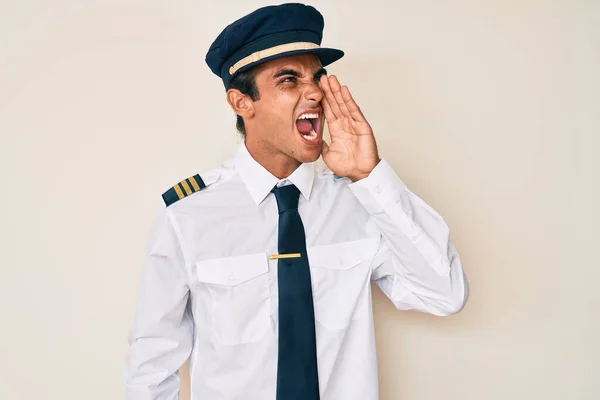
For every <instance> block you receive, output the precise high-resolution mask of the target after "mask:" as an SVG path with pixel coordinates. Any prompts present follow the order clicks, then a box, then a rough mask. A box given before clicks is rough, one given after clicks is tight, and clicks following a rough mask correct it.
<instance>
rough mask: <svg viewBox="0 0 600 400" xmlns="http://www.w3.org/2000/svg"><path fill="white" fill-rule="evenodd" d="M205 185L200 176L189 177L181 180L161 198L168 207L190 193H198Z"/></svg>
mask: <svg viewBox="0 0 600 400" xmlns="http://www.w3.org/2000/svg"><path fill="white" fill-rule="evenodd" d="M205 187H206V184H205V183H204V181H203V180H202V178H200V175H198V174H196V175H194V176H190V177H189V178H187V179H184V180H182V181H181V182H179V183H177V184H176V185H175V186H173V187H172V188H170V189H169V190H167V191H166V192H164V193H163V195H162V198H163V200H164V201H165V205H166V206H167V207H168V206H170V205H171V204H173V203H175V202H177V201H179V200H181V199H183V198H185V197H187V196H189V195H190V194H192V193H196V192H199V191H200V190H202V189H204V188H205Z"/></svg>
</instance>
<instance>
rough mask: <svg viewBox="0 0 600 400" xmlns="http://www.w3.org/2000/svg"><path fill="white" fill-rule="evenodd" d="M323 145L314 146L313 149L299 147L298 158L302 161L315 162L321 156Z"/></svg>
mask: <svg viewBox="0 0 600 400" xmlns="http://www.w3.org/2000/svg"><path fill="white" fill-rule="evenodd" d="M321 147H322V146H318V147H313V148H311V149H299V151H298V153H296V155H297V156H296V157H295V158H296V160H298V161H299V162H302V163H311V162H315V161H317V160H318V159H319V157H320V156H321Z"/></svg>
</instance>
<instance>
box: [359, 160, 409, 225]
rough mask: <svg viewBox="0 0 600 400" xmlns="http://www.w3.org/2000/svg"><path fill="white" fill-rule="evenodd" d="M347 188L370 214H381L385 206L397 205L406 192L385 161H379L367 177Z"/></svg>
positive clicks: (403, 184)
mask: <svg viewBox="0 0 600 400" xmlns="http://www.w3.org/2000/svg"><path fill="white" fill-rule="evenodd" d="M348 187H349V188H350V190H352V192H353V193H354V195H355V196H356V197H357V198H358V200H359V201H360V202H361V203H362V205H363V206H364V207H365V209H366V210H367V211H368V212H369V213H371V214H379V213H383V212H384V210H385V208H386V206H387V205H388V204H390V203H397V202H398V201H399V200H400V199H401V196H402V194H403V193H404V191H405V190H406V184H405V183H404V182H402V180H401V179H400V177H398V175H397V174H396V172H395V171H394V170H393V169H392V167H391V166H390V165H389V164H388V162H387V161H386V160H385V159H382V160H381V161H379V163H378V164H377V166H375V168H374V169H373V171H371V173H370V174H369V176H367V177H366V178H363V179H361V180H359V181H356V182H354V183H351V184H350V185H348Z"/></svg>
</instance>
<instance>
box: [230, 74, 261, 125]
mask: <svg viewBox="0 0 600 400" xmlns="http://www.w3.org/2000/svg"><path fill="white" fill-rule="evenodd" d="M259 72H260V66H256V67H253V68H250V69H247V70H245V71H242V72H240V73H238V74H237V75H236V76H234V77H233V79H232V80H231V81H230V82H229V86H228V87H227V90H229V89H237V90H239V91H240V92H242V94H245V95H246V96H249V97H250V98H251V99H252V101H257V100H258V99H259V98H260V95H259V93H258V88H257V87H256V75H258V73H259ZM236 118H237V120H236V123H235V127H236V128H237V130H238V131H239V132H240V133H241V134H242V135H245V134H246V126H245V125H244V119H243V118H242V117H240V116H239V115H236Z"/></svg>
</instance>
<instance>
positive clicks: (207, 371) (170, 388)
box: [126, 145, 468, 400]
mask: <svg viewBox="0 0 600 400" xmlns="http://www.w3.org/2000/svg"><path fill="white" fill-rule="evenodd" d="M200 176H201V177H202V179H203V180H204V182H205V183H206V185H207V187H206V188H205V189H203V190H201V191H200V192H196V193H194V194H192V195H189V196H187V197H185V198H184V199H182V200H179V201H177V202H176V203H174V204H172V205H170V206H168V207H163V208H162V209H161V210H160V211H159V213H158V216H157V220H156V223H155V226H154V228H153V230H152V234H151V237H150V244H149V254H148V257H147V261H146V263H145V265H144V268H143V272H142V279H141V286H140V289H139V299H138V304H137V310H136V313H135V319H134V323H133V326H132V329H131V334H130V345H131V346H130V352H129V355H128V358H127V364H126V392H127V399H128V400H150V399H153V400H173V399H177V398H178V397H179V376H178V369H179V368H180V367H181V366H182V364H183V363H184V362H185V361H186V360H187V359H188V357H190V382H191V397H192V400H237V399H240V400H242V399H243V400H274V399H275V389H276V379H277V342H278V339H277V333H278V317H277V316H278V312H277V311H278V300H277V299H278V295H277V260H270V259H269V255H271V254H276V253H277V229H278V217H279V215H278V211H277V204H276V200H275V197H274V195H273V194H272V193H271V192H270V191H271V189H272V188H273V187H274V186H275V185H277V184H285V183H289V182H291V183H293V184H294V185H296V186H297V187H298V189H299V190H300V192H301V196H300V201H299V207H298V211H299V213H300V216H301V218H302V221H303V224H304V228H305V231H306V245H307V252H308V259H309V263H310V273H311V279H312V285H313V299H314V305H315V320H316V323H315V325H316V327H315V329H316V338H317V358H318V372H319V387H320V392H321V400H353V399H356V400H375V399H377V398H378V387H377V362H376V354H375V338H374V329H373V318H372V307H371V285H370V282H371V281H373V282H375V283H376V285H377V286H378V287H379V288H380V289H381V290H382V291H383V293H385V295H386V296H387V297H388V298H389V299H390V300H391V301H392V302H393V304H394V305H395V306H396V307H397V308H398V309H401V310H418V311H422V312H426V313H431V314H435V315H449V314H453V313H456V312H458V311H459V310H461V309H462V307H463V305H464V304H465V302H466V300H467V297H468V294H467V293H468V290H467V283H466V280H465V277H464V275H463V269H462V266H461V261H460V259H459V256H458V254H457V252H456V250H455V248H454V247H453V245H452V244H451V243H450V240H449V231H448V226H447V225H446V223H445V222H444V220H443V219H442V217H440V215H438V214H437V213H436V212H435V211H434V210H433V209H432V208H431V207H430V206H428V205H427V204H426V203H425V202H424V201H423V200H421V199H420V198H419V197H417V196H416V195H415V194H414V193H412V192H411V191H410V190H409V189H408V188H407V187H406V185H405V184H404V183H403V182H402V181H401V180H400V178H398V176H397V175H396V173H395V172H394V171H393V170H392V169H391V167H390V166H389V164H388V163H387V162H386V161H385V160H381V161H380V163H379V164H378V165H377V167H376V168H375V169H374V170H373V171H372V172H371V174H370V175H369V176H368V177H367V178H364V179H362V180H360V181H358V182H355V183H352V182H351V181H349V180H348V179H346V178H339V177H337V176H335V175H334V174H333V173H331V172H329V171H320V170H319V168H316V167H315V165H314V164H303V165H301V166H300V167H299V168H298V169H296V171H294V173H293V174H292V175H290V176H289V177H288V178H287V179H286V180H279V179H277V178H276V177H275V176H273V175H271V174H270V173H269V172H268V171H267V170H266V169H264V168H263V167H262V166H261V165H260V164H258V163H257V162H256V161H255V160H254V159H253V158H252V157H251V155H250V154H249V152H248V151H247V149H246V147H245V146H244V145H241V146H240V149H239V152H238V154H237V155H236V156H235V157H234V159H233V160H230V161H228V162H227V163H225V164H224V165H223V166H222V167H220V168H218V169H215V170H212V171H210V172H207V173H205V174H200Z"/></svg>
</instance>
